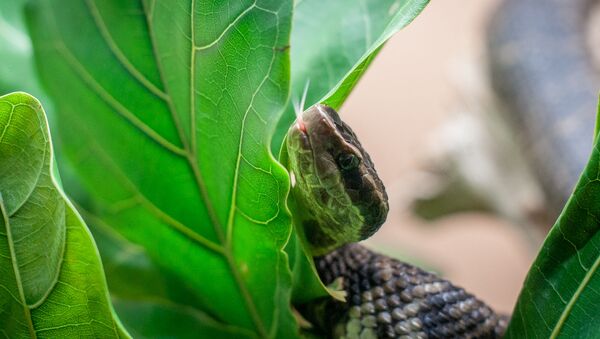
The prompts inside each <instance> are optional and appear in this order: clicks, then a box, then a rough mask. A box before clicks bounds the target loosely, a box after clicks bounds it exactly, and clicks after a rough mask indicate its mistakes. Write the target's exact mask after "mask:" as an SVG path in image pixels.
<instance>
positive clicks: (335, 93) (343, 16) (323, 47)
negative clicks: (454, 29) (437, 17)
mask: <svg viewBox="0 0 600 339" xmlns="http://www.w3.org/2000/svg"><path fill="white" fill-rule="evenodd" d="M427 3H429V0H348V1H321V0H297V1H296V2H295V6H294V24H293V27H294V29H293V31H292V94H291V96H292V99H296V100H299V99H300V98H301V97H302V92H303V90H304V87H305V86H306V84H307V83H308V84H309V85H308V92H307V97H306V98H307V99H306V103H307V105H308V106H310V105H312V104H314V103H317V102H324V103H326V104H328V105H330V106H331V107H333V108H335V109H339V108H340V107H341V105H342V104H343V103H344V101H345V100H346V98H347V97H348V95H349V94H350V91H351V90H352V89H353V88H354V86H355V85H356V83H357V82H358V80H359V79H360V78H361V76H362V75H363V74H364V72H365V71H366V69H367V68H368V66H369V65H370V63H371V61H372V60H373V59H374V57H375V56H376V55H377V53H378V52H379V50H380V49H381V47H382V46H383V44H384V43H385V42H386V41H387V40H388V39H389V38H390V37H391V36H392V35H393V34H394V33H396V32H398V31H399V30H400V29H402V28H403V27H405V26H406V25H408V24H409V23H410V22H411V21H412V20H413V19H414V18H415V17H416V16H417V15H418V14H419V13H421V11H422V10H423V9H424V8H425V6H426V5H427ZM407 48H408V47H407ZM294 118H295V115H294V109H293V106H292V104H289V105H288V106H287V109H286V111H285V114H284V115H283V117H282V118H281V120H280V121H279V125H278V127H277V131H276V134H275V137H274V138H273V142H272V147H273V149H274V150H278V149H279V147H280V145H281V141H282V140H283V137H284V135H285V133H286V132H287V129H288V127H289V126H290V125H291V123H292V121H293V119H294Z"/></svg>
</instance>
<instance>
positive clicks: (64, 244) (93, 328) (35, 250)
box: [0, 93, 128, 338]
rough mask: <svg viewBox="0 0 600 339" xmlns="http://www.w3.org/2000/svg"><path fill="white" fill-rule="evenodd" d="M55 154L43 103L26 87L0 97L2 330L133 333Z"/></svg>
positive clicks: (54, 334)
mask: <svg viewBox="0 0 600 339" xmlns="http://www.w3.org/2000/svg"><path fill="white" fill-rule="evenodd" d="M53 161H54V160H53V154H52V146H51V143H50V133H49V131H48V126H47V123H46V117H45V115H44V112H43V110H42V107H41V105H40V103H39V102H38V101H37V100H36V99H35V98H33V97H32V96H30V95H28V94H24V93H13V94H9V95H5V96H2V97H0V287H1V288H0V334H2V335H3V336H4V337H7V338H24V337H31V338H36V337H37V338H58V337H80V336H95V337H102V338H119V337H128V334H127V333H126V332H125V331H124V330H123V328H122V326H121V325H120V323H119V320H118V319H117V318H116V316H115V315H114V313H113V311H112V306H111V304H110V301H109V298H108V291H107V287H106V282H105V280H104V274H103V271H102V265H101V263H100V258H99V256H98V252H97V250H96V246H95V244H94V242H93V240H92V237H91V235H90V234H89V231H88V229H87V228H86V226H85V224H84V223H83V221H82V220H81V217H80V216H79V215H78V214H77V212H76V211H75V209H74V208H73V206H71V204H70V203H69V202H68V200H67V199H66V198H65V197H64V195H63V193H62V192H61V190H60V189H59V188H58V187H57V184H56V181H55V179H54V176H53V171H52V168H53V166H54V164H53Z"/></svg>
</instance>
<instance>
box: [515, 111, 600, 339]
mask: <svg viewBox="0 0 600 339" xmlns="http://www.w3.org/2000/svg"><path fill="white" fill-rule="evenodd" d="M598 118H600V106H599V109H598ZM597 136H598V129H596V136H595V137H594V149H593V151H592V155H591V157H590V160H589V162H588V164H587V166H586V167H585V169H584V171H583V173H582V175H581V178H580V179H579V182H578V183H577V185H576V187H575V191H574V192H573V194H572V195H571V198H570V199H569V201H568V202H567V205H566V206H565V208H564V210H563V211H562V213H561V214H560V216H559V217H558V220H557V221H556V224H555V225H554V226H553V227H552V230H551V231H550V234H548V236H547V238H546V240H545V241H544V244H543V246H542V248H541V250H540V252H539V254H538V257H537V258H536V259H535V261H534V263H533V265H532V267H531V269H530V271H529V274H528V275H527V279H526V280H525V284H524V286H523V290H522V291H521V294H520V296H519V299H518V301H517V305H516V306H515V310H514V313H513V316H512V320H511V322H510V326H509V328H508V332H507V336H506V337H507V338H522V337H529V336H535V337H549V338H558V337H562V338H575V337H578V338H597V337H598V336H599V335H600V331H599V325H598V324H600V313H598V302H599V301H600V272H599V271H598V267H599V266H600V222H599V220H600V198H599V197H600V140H599V139H598V137H597Z"/></svg>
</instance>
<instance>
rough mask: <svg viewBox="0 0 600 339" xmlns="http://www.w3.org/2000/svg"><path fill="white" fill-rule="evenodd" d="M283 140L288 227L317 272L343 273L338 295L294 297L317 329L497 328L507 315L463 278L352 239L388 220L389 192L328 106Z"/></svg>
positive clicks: (452, 332) (463, 332)
mask: <svg viewBox="0 0 600 339" xmlns="http://www.w3.org/2000/svg"><path fill="white" fill-rule="evenodd" d="M285 147H286V148H287V153H288V160H287V161H286V162H287V163H286V164H284V165H286V167H287V169H288V171H289V173H290V178H291V182H292V189H291V197H292V198H293V199H295V201H296V203H295V206H297V207H295V209H294V210H292V213H293V214H294V215H295V220H299V222H298V223H299V224H300V225H295V227H297V228H300V229H301V232H302V233H303V234H304V235H303V237H304V238H305V240H306V241H305V242H306V243H307V244H306V247H307V250H308V252H309V253H310V254H311V255H312V256H313V258H314V264H315V267H316V270H317V272H318V274H319V277H320V278H321V280H322V282H323V283H324V284H325V285H329V284H332V283H334V282H335V281H341V288H342V289H343V291H344V292H345V293H346V300H345V301H338V300H336V299H334V298H331V297H328V298H322V299H320V300H315V301H311V302H310V303H309V304H308V305H304V306H303V307H300V311H301V313H302V315H303V316H305V318H306V319H307V320H309V321H310V322H311V324H312V325H313V326H314V327H315V329H316V330H317V331H318V332H319V333H320V334H321V335H322V336H325V337H333V338H349V339H350V338H500V337H502V335H503V333H504V331H505V329H506V326H507V317H506V316H503V315H498V314H496V313H495V312H494V311H493V310H492V309H491V308H490V307H489V306H488V305H486V304H485V303H484V302H482V301H481V300H479V299H477V298H476V297H475V296H473V295H472V294H470V293H468V292H466V291H465V290H464V289H463V288H460V287H458V286H455V285H454V284H452V283H451V282H449V281H447V280H445V279H443V278H440V277H438V276H437V275H435V274H434V273H430V272H427V271H425V270H422V269H420V268H418V267H415V266H413V265H410V264H408V263H404V262H401V261H399V260H396V259H394V258H391V257H388V256H385V255H382V254H378V253H375V252H373V251H371V250H369V249H368V248H366V247H364V246H362V245H360V244H358V243H357V242H359V241H361V240H364V239H366V238H368V237H369V236H371V235H372V234H373V233H375V232H376V231H377V230H378V229H379V228H380V226H381V225H382V224H383V223H384V222H385V219H386V217H387V213H388V210H389V203H388V197H387V194H386V191H385V187H384V185H383V182H382V181H381V179H380V178H379V176H378V174H377V171H376V170H375V167H374V165H373V161H372V160H371V158H370V156H369V154H368V153H367V152H366V151H365V150H364V148H363V147H362V145H361V143H360V142H359V140H358V138H357V136H356V134H355V133H354V132H353V131H352V129H351V128H350V127H349V126H348V125H347V124H346V123H345V122H344V121H342V120H341V119H340V116H339V114H338V113H337V112H336V111H335V110H334V109H333V108H331V107H328V106H327V105H324V104H316V105H314V106H312V107H310V108H309V109H307V110H305V111H304V112H302V113H301V115H300V116H299V117H298V119H297V120H296V122H295V123H294V124H293V125H292V126H291V127H290V129H289V130H288V133H287V137H286V141H285ZM296 216H299V217H298V218H296Z"/></svg>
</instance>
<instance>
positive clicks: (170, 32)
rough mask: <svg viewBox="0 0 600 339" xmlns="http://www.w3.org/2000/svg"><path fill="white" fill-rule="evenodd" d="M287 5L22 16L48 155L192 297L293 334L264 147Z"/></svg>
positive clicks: (279, 87)
mask: <svg viewBox="0 0 600 339" xmlns="http://www.w3.org/2000/svg"><path fill="white" fill-rule="evenodd" d="M291 10H292V8H291V1H279V0H265V1H238V2H228V1H225V2H224V1H194V0H185V1H184V0H179V1H166V0H164V1H162V0H156V1H120V0H112V1H92V0H89V1H79V0H72V1H51V0H47V1H38V2H36V3H35V4H34V6H32V8H31V12H30V19H31V20H30V22H31V31H32V35H33V40H34V45H35V48H36V53H37V61H38V66H39V68H40V70H41V73H42V76H43V78H44V79H43V80H44V81H45V85H46V87H47V89H48V91H49V93H50V94H51V96H52V97H53V98H54V100H55V102H56V105H57V111H58V114H57V116H58V119H59V121H60V126H59V129H58V130H59V133H60V136H61V139H62V140H64V141H65V142H64V144H63V148H62V152H63V154H64V155H65V157H66V158H67V159H68V160H69V162H70V164H71V165H72V168H74V169H75V173H76V175H77V176H78V178H79V180H80V182H81V183H82V184H83V186H84V188H85V189H86V191H87V192H88V193H89V194H90V196H91V198H92V203H90V204H89V205H90V206H89V207H91V209H92V212H93V213H94V214H95V215H96V216H97V217H98V218H99V219H101V220H102V222H103V223H105V224H107V225H109V226H110V227H111V228H112V229H114V230H116V231H117V232H118V233H119V234H121V235H122V236H124V237H125V238H126V239H128V240H129V241H132V242H134V243H137V244H139V245H141V246H142V247H144V248H145V250H146V252H147V253H148V255H149V256H150V257H151V258H152V260H153V261H155V262H156V263H157V264H158V265H159V266H160V267H161V268H162V269H165V270H167V271H168V272H169V273H170V274H172V275H173V276H175V277H176V278H177V279H179V280H181V281H185V282H186V284H187V285H188V286H190V287H191V288H192V292H193V295H192V296H190V299H191V300H197V301H198V302H197V303H196V304H195V305H194V307H196V308H197V309H199V310H202V312H204V313H207V314H210V315H211V316H212V317H214V319H216V321H218V322H220V323H223V324H230V325H231V326H233V328H234V329H237V330H238V332H240V331H241V332H244V333H246V332H250V333H253V335H256V336H261V337H275V336H280V337H293V336H295V335H296V334H297V329H296V324H295V320H294V318H293V316H292V313H291V309H290V305H289V295H290V288H291V287H290V286H291V276H290V272H289V270H288V268H287V259H286V255H285V253H284V252H283V251H282V248H283V246H284V245H285V242H286V240H287V238H288V236H289V233H290V231H291V226H290V217H289V215H287V214H286V213H285V212H283V210H282V209H281V208H280V206H281V202H282V201H284V199H285V196H286V194H287V191H288V178H287V173H286V172H285V170H284V169H283V168H282V167H281V166H280V165H279V164H278V163H277V162H276V161H275V160H274V158H273V157H272V156H271V154H270V153H269V147H268V142H269V136H270V135H271V134H272V132H273V129H274V124H275V121H276V120H277V118H278V116H279V114H280V112H281V110H282V109H283V107H284V105H285V102H286V99H287V95H288V81H289V80H288V79H289V55H288V53H289V52H288V51H289V49H288V45H289V41H288V39H289V30H290V25H291V22H290V20H291ZM82 37H85V38H84V39H83V38H82ZM92 46H93V47H92ZM86 207H87V206H86Z"/></svg>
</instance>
